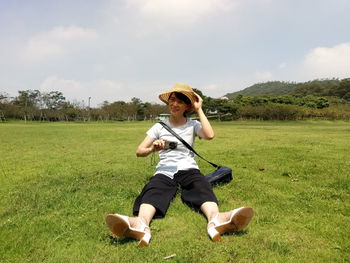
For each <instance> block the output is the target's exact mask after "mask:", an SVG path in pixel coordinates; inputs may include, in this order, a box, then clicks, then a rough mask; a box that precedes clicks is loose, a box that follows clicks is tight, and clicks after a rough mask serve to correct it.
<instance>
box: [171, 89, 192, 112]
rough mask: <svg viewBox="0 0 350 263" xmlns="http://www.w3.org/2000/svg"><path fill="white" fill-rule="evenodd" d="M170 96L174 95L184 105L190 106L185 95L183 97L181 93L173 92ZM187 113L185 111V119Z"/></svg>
mask: <svg viewBox="0 0 350 263" xmlns="http://www.w3.org/2000/svg"><path fill="white" fill-rule="evenodd" d="M172 94H174V95H175V97H176V98H177V99H179V100H181V101H183V102H185V104H186V105H192V103H191V100H190V99H189V98H188V97H187V96H186V95H184V94H183V93H181V92H173V93H171V94H170V96H171V95H172ZM170 96H169V98H170ZM187 113H189V112H187V111H185V112H184V117H187Z"/></svg>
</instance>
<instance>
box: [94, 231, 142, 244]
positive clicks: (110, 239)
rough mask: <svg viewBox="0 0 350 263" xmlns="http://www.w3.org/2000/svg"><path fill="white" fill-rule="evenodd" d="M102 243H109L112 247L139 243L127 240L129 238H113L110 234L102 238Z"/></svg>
mask: <svg viewBox="0 0 350 263" xmlns="http://www.w3.org/2000/svg"><path fill="white" fill-rule="evenodd" d="M100 241H101V242H106V243H109V245H111V246H120V245H124V244H128V243H130V242H137V240H135V239H133V238H127V237H113V236H112V235H110V234H105V235H103V236H102V237H101V238H100Z"/></svg>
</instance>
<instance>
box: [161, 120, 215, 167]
mask: <svg viewBox="0 0 350 263" xmlns="http://www.w3.org/2000/svg"><path fill="white" fill-rule="evenodd" d="M159 123H160V124H161V125H162V126H163V127H164V128H165V129H166V130H167V131H168V132H170V133H171V134H172V135H174V136H175V137H176V138H177V139H178V140H179V141H180V142H182V143H183V145H185V146H186V147H187V148H188V149H189V150H190V151H192V152H193V153H194V154H196V155H197V156H198V157H200V158H202V159H203V160H204V161H206V162H207V163H209V164H210V165H212V166H213V167H215V168H218V167H219V165H217V164H215V163H212V162H210V161H208V160H207V159H205V158H204V157H202V156H201V155H200V154H199V153H197V152H196V151H195V150H194V149H193V148H192V146H191V145H189V144H188V143H187V142H186V141H185V140H184V139H182V138H181V137H180V136H179V135H178V134H177V133H176V132H174V131H173V130H172V129H171V128H170V127H169V126H168V125H167V124H166V123H164V122H162V121H160V122H159Z"/></svg>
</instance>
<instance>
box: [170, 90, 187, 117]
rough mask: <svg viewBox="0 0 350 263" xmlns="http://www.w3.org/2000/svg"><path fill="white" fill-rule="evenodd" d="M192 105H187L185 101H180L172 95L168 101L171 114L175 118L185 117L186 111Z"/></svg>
mask: <svg viewBox="0 0 350 263" xmlns="http://www.w3.org/2000/svg"><path fill="white" fill-rule="evenodd" d="M190 106H191V105H187V104H186V103H185V102H184V101H182V100H180V99H178V98H177V97H176V96H175V94H174V93H172V94H171V95H170V97H169V100H168V108H169V113H170V114H171V115H174V116H184V113H185V111H187V110H189V108H190Z"/></svg>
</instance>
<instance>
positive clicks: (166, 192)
mask: <svg viewBox="0 0 350 263" xmlns="http://www.w3.org/2000/svg"><path fill="white" fill-rule="evenodd" d="M179 186H180V188H181V199H182V201H183V202H184V203H185V204H187V205H188V206H189V207H191V208H193V209H194V210H196V211H200V207H201V205H202V204H203V203H205V202H215V203H218V200H217V198H216V196H215V194H214V192H213V190H212V187H211V185H210V183H209V182H208V181H207V180H206V179H205V178H204V176H203V174H202V173H201V172H200V171H199V170H198V169H190V170H185V171H178V172H177V173H176V174H175V175H174V179H171V178H169V177H168V176H166V175H164V174H156V175H154V176H152V177H151V179H150V180H149V182H148V183H147V184H146V185H145V187H144V188H143V189H142V192H141V194H140V195H139V196H138V197H137V198H136V200H135V203H134V208H133V215H134V216H137V215H138V213H139V210H140V205H141V204H150V205H152V206H154V207H155V208H156V213H155V215H154V218H163V217H164V216H165V214H166V212H167V210H168V207H169V205H170V202H171V201H172V199H173V198H174V197H175V195H176V192H177V190H178V188H179Z"/></svg>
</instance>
